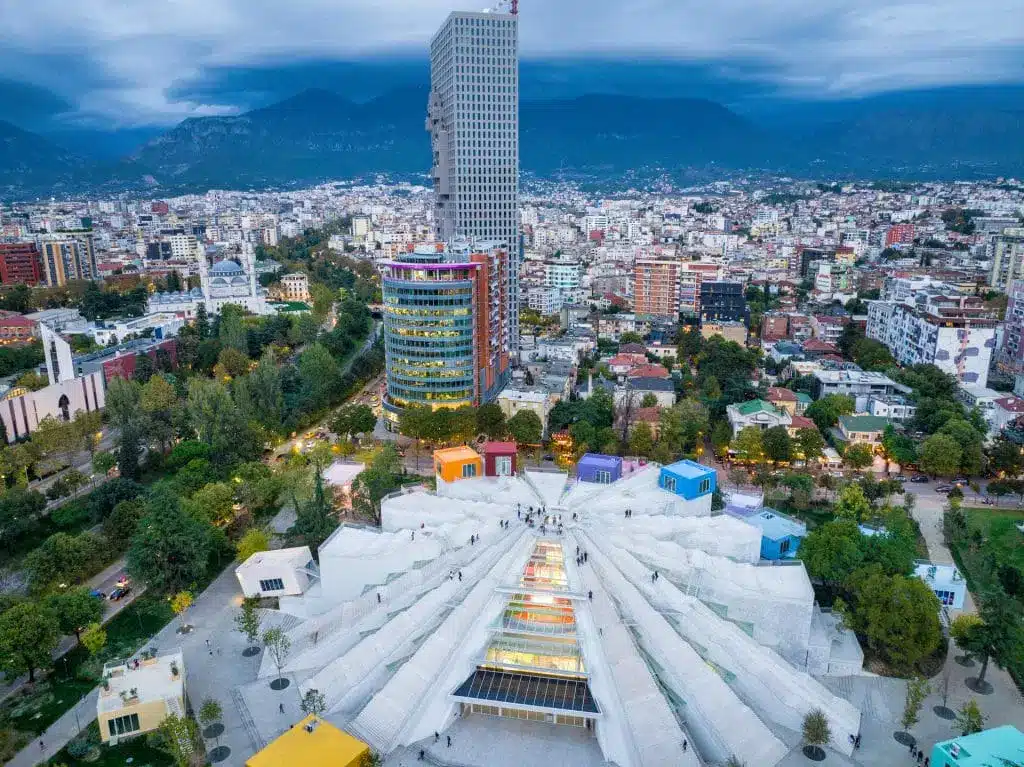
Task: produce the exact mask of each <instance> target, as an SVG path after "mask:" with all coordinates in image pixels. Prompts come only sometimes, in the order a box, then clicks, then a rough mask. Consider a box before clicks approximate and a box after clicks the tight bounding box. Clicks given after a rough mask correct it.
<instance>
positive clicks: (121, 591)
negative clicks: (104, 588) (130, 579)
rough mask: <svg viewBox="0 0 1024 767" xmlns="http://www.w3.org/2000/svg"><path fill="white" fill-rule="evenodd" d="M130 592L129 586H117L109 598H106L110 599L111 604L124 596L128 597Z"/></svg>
mask: <svg viewBox="0 0 1024 767" xmlns="http://www.w3.org/2000/svg"><path fill="white" fill-rule="evenodd" d="M131 591H132V587H131V586H118V587H117V588H116V589H114V590H113V591H111V592H110V596H109V597H108V598H109V599H110V601H111V602H117V601H118V600H120V599H124V598H125V597H126V596H128V595H129V594H130V593H131Z"/></svg>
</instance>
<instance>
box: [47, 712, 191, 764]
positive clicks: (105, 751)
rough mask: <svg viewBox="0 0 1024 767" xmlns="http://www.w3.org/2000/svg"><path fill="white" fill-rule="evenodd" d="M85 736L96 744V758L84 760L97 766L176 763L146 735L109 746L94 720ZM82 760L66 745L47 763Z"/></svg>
mask: <svg viewBox="0 0 1024 767" xmlns="http://www.w3.org/2000/svg"><path fill="white" fill-rule="evenodd" d="M83 736H85V737H87V738H88V739H89V740H90V741H91V742H92V743H95V744H96V746H95V748H94V750H93V752H92V755H96V758H95V759H93V758H92V755H90V756H89V757H88V758H87V759H85V760H84V761H87V762H88V763H89V764H92V765H96V767H124V765H126V764H131V765H132V767H171V765H173V764H174V760H173V759H172V758H171V755H170V754H168V753H167V752H166V751H161V750H160V749H158V748H154V747H153V746H151V745H149V743H148V742H147V739H146V736H145V735H139V736H137V737H134V738H131V739H130V740H126V741H122V742H121V743H118V744H117V745H116V746H107V745H103V744H101V743H100V731H99V727H98V726H97V724H96V722H93V723H92V724H90V725H89V727H88V728H86V730H85V731H84V732H83ZM79 737H82V736H79ZM80 761H83V760H79V759H76V758H75V757H73V756H71V754H69V753H68V749H67V746H65V747H64V748H63V749H61V750H60V751H59V752H58V753H57V755H56V756H55V757H53V758H52V759H51V760H50V761H48V762H47V764H48V765H68V764H77V763H79V762H80Z"/></svg>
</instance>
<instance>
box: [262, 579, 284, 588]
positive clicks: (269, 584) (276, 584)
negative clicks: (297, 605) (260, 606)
mask: <svg viewBox="0 0 1024 767" xmlns="http://www.w3.org/2000/svg"><path fill="white" fill-rule="evenodd" d="M260 591H284V581H283V580H281V579H280V578H267V579H266V580H263V579H261V580H260Z"/></svg>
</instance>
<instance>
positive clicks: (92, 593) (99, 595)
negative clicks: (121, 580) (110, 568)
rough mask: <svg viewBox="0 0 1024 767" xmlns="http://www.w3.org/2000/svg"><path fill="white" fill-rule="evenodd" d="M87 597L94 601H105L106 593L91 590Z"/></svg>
mask: <svg viewBox="0 0 1024 767" xmlns="http://www.w3.org/2000/svg"><path fill="white" fill-rule="evenodd" d="M89 596H91V597H96V599H106V598H107V594H106V592H104V591H100V590H99V589H93V590H92V591H90V592H89Z"/></svg>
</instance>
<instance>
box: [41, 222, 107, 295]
mask: <svg viewBox="0 0 1024 767" xmlns="http://www.w3.org/2000/svg"><path fill="white" fill-rule="evenodd" d="M42 245H43V275H44V276H45V278H46V284H47V285H49V286H50V287H60V286H62V285H66V284H67V282H68V280H93V279H96V278H97V277H98V276H99V275H98V273H97V269H96V249H95V245H94V243H93V235H92V232H76V233H74V234H60V235H49V236H48V237H47V238H46V239H44V240H43V243H42Z"/></svg>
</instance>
